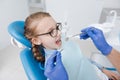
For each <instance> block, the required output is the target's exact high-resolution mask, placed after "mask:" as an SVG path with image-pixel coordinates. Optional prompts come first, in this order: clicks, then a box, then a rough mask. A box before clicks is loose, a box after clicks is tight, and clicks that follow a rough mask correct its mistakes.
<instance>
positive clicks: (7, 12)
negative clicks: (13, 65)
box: [0, 0, 28, 50]
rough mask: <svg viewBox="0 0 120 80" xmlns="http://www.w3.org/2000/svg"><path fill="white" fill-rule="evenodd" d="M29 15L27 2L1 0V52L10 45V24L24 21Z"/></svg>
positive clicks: (23, 0)
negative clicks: (8, 29) (8, 28)
mask: <svg viewBox="0 0 120 80" xmlns="http://www.w3.org/2000/svg"><path fill="white" fill-rule="evenodd" d="M27 15H28V3H27V0H0V50H1V49H3V48H5V47H6V46H8V44H10V38H9V35H8V31H7V27H8V24H10V23H11V22H12V21H15V20H24V18H25V17H26V16H27Z"/></svg>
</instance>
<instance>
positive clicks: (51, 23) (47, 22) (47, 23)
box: [37, 17, 56, 32]
mask: <svg viewBox="0 0 120 80" xmlns="http://www.w3.org/2000/svg"><path fill="white" fill-rule="evenodd" d="M55 26H56V21H55V20H54V19H53V18H52V17H46V18H44V19H42V20H41V21H40V22H39V23H38V26H37V31H38V30H39V31H41V32H48V31H49V30H50V29H53V28H54V27H55Z"/></svg>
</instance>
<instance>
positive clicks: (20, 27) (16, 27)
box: [8, 21, 32, 48]
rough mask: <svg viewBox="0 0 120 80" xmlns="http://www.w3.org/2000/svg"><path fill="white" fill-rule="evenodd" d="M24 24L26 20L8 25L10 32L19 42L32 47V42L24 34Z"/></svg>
mask: <svg viewBox="0 0 120 80" xmlns="http://www.w3.org/2000/svg"><path fill="white" fill-rule="evenodd" d="M24 24H25V23H24V21H14V22H12V23H11V24H10V25H9V26H8V32H9V34H10V35H11V36H12V37H13V38H15V39H16V40H17V41H18V42H20V43H22V44H23V45H24V46H26V47H28V48H31V47H32V45H31V42H30V41H29V40H28V39H27V38H26V37H25V36H24Z"/></svg>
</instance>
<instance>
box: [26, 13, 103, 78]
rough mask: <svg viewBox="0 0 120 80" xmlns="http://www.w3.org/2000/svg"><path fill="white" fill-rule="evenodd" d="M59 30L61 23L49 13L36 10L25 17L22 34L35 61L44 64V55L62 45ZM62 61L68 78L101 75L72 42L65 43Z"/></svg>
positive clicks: (96, 76)
mask: <svg viewBox="0 0 120 80" xmlns="http://www.w3.org/2000/svg"><path fill="white" fill-rule="evenodd" d="M60 30H61V23H57V22H56V21H55V20H54V19H53V18H52V16H51V15H50V14H49V13H46V12H37V13H33V14H31V15H30V16H28V17H27V18H26V20H25V32H24V35H25V37H26V38H27V39H29V40H30V42H31V43H32V51H33V55H34V57H35V59H36V60H37V61H39V62H41V63H43V64H44V63H45V62H46V61H45V60H46V59H45V58H46V57H45V55H46V54H47V53H54V50H57V49H59V48H60V47H61V46H62V40H61V32H60ZM63 44H64V43H63ZM73 51H74V52H73ZM62 61H63V64H64V66H65V68H66V70H67V73H68V76H69V80H100V79H101V78H100V77H101V76H99V75H97V72H96V71H95V69H96V67H95V66H93V65H92V64H91V63H90V62H89V61H88V60H87V59H86V58H84V56H83V55H82V54H81V51H80V49H79V46H76V45H75V44H74V43H72V42H69V41H68V42H67V43H65V47H64V50H63V51H62ZM94 67H95V69H94ZM86 70H87V71H86ZM103 75H104V74H102V76H103ZM102 80H103V79H102Z"/></svg>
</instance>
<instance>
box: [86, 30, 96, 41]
mask: <svg viewBox="0 0 120 80" xmlns="http://www.w3.org/2000/svg"><path fill="white" fill-rule="evenodd" d="M86 32H87V34H88V36H89V37H90V38H92V40H94V39H95V37H96V35H95V33H94V29H92V28H91V29H90V30H88V31H86Z"/></svg>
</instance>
